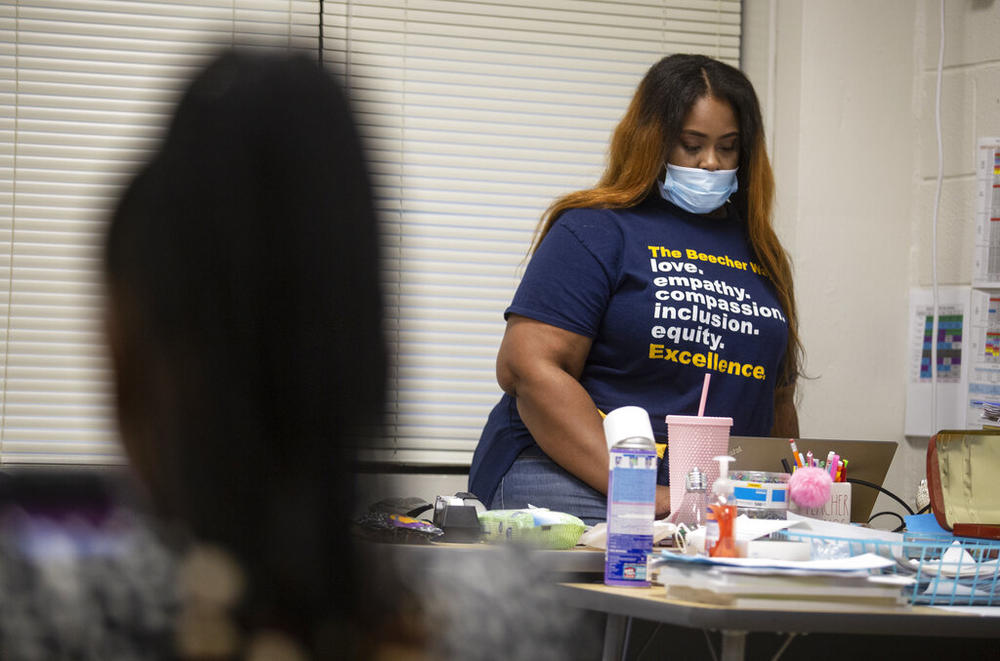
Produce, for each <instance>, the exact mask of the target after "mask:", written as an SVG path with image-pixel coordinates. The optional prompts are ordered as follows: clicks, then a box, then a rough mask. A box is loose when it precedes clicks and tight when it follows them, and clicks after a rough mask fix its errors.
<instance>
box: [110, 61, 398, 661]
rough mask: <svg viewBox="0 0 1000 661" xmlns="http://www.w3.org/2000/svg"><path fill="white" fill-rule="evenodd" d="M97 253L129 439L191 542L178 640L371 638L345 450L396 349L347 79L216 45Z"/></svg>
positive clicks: (211, 646)
mask: <svg viewBox="0 0 1000 661" xmlns="http://www.w3.org/2000/svg"><path fill="white" fill-rule="evenodd" d="M105 266H106V272H107V286H108V294H109V296H108V306H107V334H108V342H109V345H110V349H111V354H112V360H113V365H114V373H115V389H116V394H117V407H118V417H119V425H120V430H121V435H122V439H123V444H124V446H125V449H126V451H127V454H128V457H129V459H130V461H131V464H132V466H133V467H134V469H135V471H136V473H137V474H138V476H139V477H140V478H141V480H142V482H143V484H144V485H145V486H146V488H147V489H148V492H149V496H150V499H151V501H152V503H153V505H154V507H155V509H156V511H157V513H158V514H160V516H161V518H162V519H163V520H164V521H166V522H173V523H175V524H179V527H180V528H181V529H183V530H184V531H186V533H187V534H188V535H189V536H190V538H191V539H193V540H194V543H193V544H191V545H190V547H189V548H187V550H186V551H185V552H184V554H183V559H182V562H181V570H180V582H179V586H180V594H181V596H180V606H179V613H178V615H177V618H176V621H175V624H176V634H175V636H174V640H175V641H176V643H175V644H176V650H175V651H176V654H177V655H178V656H180V657H183V658H230V657H251V658H264V657H266V658H288V659H295V658H354V657H358V656H366V655H368V653H370V651H371V650H370V649H368V648H367V646H366V644H365V643H364V640H363V639H364V636H363V635H361V634H360V633H359V632H360V631H361V629H362V628H364V622H363V621H362V620H363V619H364V618H365V617H366V615H367V610H366V609H365V608H364V607H363V604H362V597H363V592H364V590H363V586H362V585H361V583H360V581H361V580H362V572H361V570H360V564H359V561H358V558H357V556H356V553H355V549H354V546H353V545H352V544H351V537H350V532H349V528H350V518H351V516H352V514H353V508H354V493H355V492H354V481H353V477H352V470H353V466H352V464H353V461H354V451H355V450H356V449H357V447H358V445H359V443H360V442H363V439H364V438H365V437H366V436H367V435H368V434H370V433H372V432H373V431H374V430H376V429H377V428H378V426H379V423H380V417H381V413H382V410H383V403H384V402H383V398H384V385H385V372H386V357H385V351H384V343H383V336H382V331H381V320H382V299H381V295H380V286H379V278H378V271H377V269H378V250H377V234H376V223H375V214H374V211H373V207H372V201H371V193H370V185H369V181H368V176H367V173H366V168H365V164H364V159H363V154H362V148H361V144H360V141H359V138H358V136H357V134H356V131H355V127H354V124H353V122H352V118H351V112H350V108H349V103H348V100H347V98H346V96H345V95H344V94H343V93H342V91H341V89H340V87H339V85H338V84H337V82H336V81H335V80H334V78H333V77H332V76H331V75H330V74H329V73H328V72H326V71H325V70H324V69H323V68H322V67H321V66H319V65H318V64H317V63H315V62H314V61H312V60H311V59H307V58H306V57H305V56H289V55H286V54H285V55H279V54H248V53H240V52H228V53H225V54H222V55H221V56H219V57H218V58H217V59H215V60H214V61H213V62H212V63H211V64H210V65H209V66H208V67H207V68H206V69H205V70H203V71H202V72H201V73H200V74H199V75H198V76H197V77H196V78H195V79H194V81H193V82H192V83H191V85H190V86H189V88H188V89H187V91H186V92H185V94H184V96H183V98H182V99H181V101H180V103H179V105H178V107H177V109H176V113H175V115H174V117H173V120H172V123H171V125H170V127H169V130H168V132H167V135H166V137H165V139H164V141H163V143H162V145H161V146H160V148H159V149H158V151H157V152H156V153H155V155H154V156H153V157H152V158H151V160H150V161H149V163H148V164H146V165H145V167H143V168H142V170H141V171H140V172H139V173H138V174H137V175H136V176H135V178H134V179H133V180H132V181H131V183H130V184H129V185H128V188H127V190H126V191H125V193H124V194H123V196H122V198H121V200H120V203H119V205H118V207H117V209H116V210H115V212H114V214H113V217H112V222H111V225H110V229H109V232H108V236H107V245H106V262H105ZM366 650H367V651H366Z"/></svg>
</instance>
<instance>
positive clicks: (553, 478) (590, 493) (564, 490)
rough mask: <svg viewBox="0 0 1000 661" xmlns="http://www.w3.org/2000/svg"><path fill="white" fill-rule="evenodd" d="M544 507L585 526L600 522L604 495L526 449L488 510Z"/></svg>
mask: <svg viewBox="0 0 1000 661" xmlns="http://www.w3.org/2000/svg"><path fill="white" fill-rule="evenodd" d="M529 503H530V504H531V505H534V506H535V507H547V508H549V509H550V510H553V511H555V512H566V513H567V514H572V515H573V516H576V517H579V518H580V519H582V520H583V522H584V523H586V524H587V525H588V526H592V525H594V524H595V523H599V522H601V521H604V520H605V519H606V517H607V513H608V501H607V498H605V496H604V494H602V493H601V492H599V491H597V490H596V489H592V488H591V487H590V486H588V485H587V484H586V483H585V482H583V481H582V480H580V479H579V478H577V477H576V476H574V475H572V474H570V473H569V472H568V471H566V469H564V468H563V467H562V466H560V465H559V464H557V463H556V462H554V461H552V460H551V459H549V457H548V455H546V454H545V453H544V452H542V450H541V448H539V447H538V446H537V445H533V446H531V447H528V448H526V449H525V450H524V451H523V452H522V453H521V454H519V455H518V457H517V459H515V460H514V463H513V464H511V467H510V468H509V469H508V470H507V473H506V474H505V475H504V476H503V478H501V480H500V485H499V486H498V487H497V490H496V493H494V494H493V502H492V503H490V506H489V507H490V509H497V510H513V509H523V508H526V507H528V504H529Z"/></svg>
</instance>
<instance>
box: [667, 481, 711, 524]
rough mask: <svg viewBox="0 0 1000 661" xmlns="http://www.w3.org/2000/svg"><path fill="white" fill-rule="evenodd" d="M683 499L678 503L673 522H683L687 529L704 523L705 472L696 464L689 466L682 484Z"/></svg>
mask: <svg viewBox="0 0 1000 661" xmlns="http://www.w3.org/2000/svg"><path fill="white" fill-rule="evenodd" d="M684 487H685V488H684V500H683V501H681V502H680V504H679V508H680V509H679V510H678V512H677V519H676V521H675V523H683V524H684V525H685V526H687V529H688V530H694V529H695V528H700V527H701V526H703V525H705V509H706V506H707V504H706V502H705V474H704V473H702V472H701V471H700V470H698V467H697V466H694V467H692V468H691V470H690V471H689V472H688V474H687V480H686V481H685V485H684Z"/></svg>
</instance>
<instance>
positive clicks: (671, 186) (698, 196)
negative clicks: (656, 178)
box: [656, 163, 739, 213]
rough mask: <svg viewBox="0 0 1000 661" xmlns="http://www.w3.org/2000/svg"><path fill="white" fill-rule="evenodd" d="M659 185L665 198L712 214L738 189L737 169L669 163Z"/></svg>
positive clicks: (694, 211) (692, 210) (687, 207)
mask: <svg viewBox="0 0 1000 661" xmlns="http://www.w3.org/2000/svg"><path fill="white" fill-rule="evenodd" d="M656 183H657V184H658V185H659V187H660V195H662V196H663V199H664V200H667V201H668V202H673V203H674V204H676V205H677V206H679V207H680V208H681V209H684V210H686V211H690V212H691V213H711V212H712V211H715V210H716V209H718V208H719V207H721V206H722V205H723V204H725V203H726V200H728V199H729V196H730V195H732V194H733V193H735V192H736V190H737V189H738V188H739V182H737V180H736V170H714V171H713V170H702V169H701V168H684V167H681V166H679V165H671V164H669V163H667V175H666V176H665V177H664V178H663V183H660V182H656Z"/></svg>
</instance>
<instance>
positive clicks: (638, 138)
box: [532, 55, 802, 386]
mask: <svg viewBox="0 0 1000 661" xmlns="http://www.w3.org/2000/svg"><path fill="white" fill-rule="evenodd" d="M706 96H707V97H712V98H715V99H717V100H720V101H725V102H727V103H729V105H730V106H732V108H733V112H734V113H735V115H736V117H737V120H738V122H739V131H740V150H739V152H740V153H739V165H738V168H739V170H738V172H737V179H738V180H739V190H738V191H737V192H736V193H735V194H733V196H732V197H731V198H730V201H731V202H732V203H733V204H734V205H735V206H736V209H737V211H738V212H739V214H740V217H741V218H743V219H745V220H746V232H747V238H748V240H749V242H750V247H751V250H752V251H753V254H754V256H755V257H756V258H757V260H758V262H759V263H760V265H761V266H762V267H763V268H764V270H765V271H766V272H767V273H768V275H769V276H770V279H771V282H772V283H773V285H774V288H775V290H776V293H777V296H778V300H779V302H780V303H781V307H782V308H783V309H784V311H785V316H786V317H787V318H788V345H787V350H786V352H785V359H784V362H783V367H782V372H781V374H780V375H779V379H778V385H779V386H784V385H791V384H794V382H795V379H796V377H797V376H798V375H799V372H800V366H801V359H802V344H801V341H800V339H799V333H798V316H797V313H796V308H795V296H794V292H793V288H792V268H791V262H790V260H789V258H788V254H787V253H786V252H785V249H784V248H783V247H782V245H781V242H780V241H779V240H778V236H777V234H775V232H774V226H773V224H772V219H771V213H772V206H773V202H774V174H773V172H772V171H771V163H770V161H769V160H768V157H767V149H766V146H765V143H764V126H763V120H762V119H761V114H760V104H759V102H758V101H757V94H756V93H755V92H754V89H753V86H752V85H751V84H750V81H749V80H747V77H746V76H745V75H743V73H742V72H741V71H740V70H739V69H736V68H735V67H732V66H730V65H728V64H725V63H723V62H719V61H718V60H713V59H712V58H710V57H705V56H704V55H670V56H667V57H665V58H663V59H662V60H660V61H659V62H657V63H656V64H654V65H653V66H652V67H650V69H649V71H648V72H647V73H646V75H645V77H644V78H643V79H642V82H640V83H639V87H638V89H637V90H636V92H635V96H633V98H632V101H631V103H630V104H629V107H628V109H627V110H626V111H625V116H624V117H623V118H622V120H621V121H620V122H619V123H618V126H617V127H616V128H615V131H614V134H613V135H612V137H611V146H610V149H609V155H608V164H607V167H606V169H605V170H604V174H603V175H602V176H601V179H600V181H598V182H597V185H596V186H595V187H593V188H589V189H586V190H581V191H576V192H573V193H569V194H568V195H564V196H562V197H560V198H559V199H557V200H556V201H555V202H553V203H552V205H551V206H550V207H549V208H548V209H547V210H546V211H545V213H544V214H543V216H542V220H541V223H540V224H539V226H538V231H537V232H536V236H535V242H534V245H533V248H532V250H535V249H537V248H538V246H539V245H540V244H541V242H542V240H543V239H544V238H545V235H546V234H547V233H548V231H549V229H551V227H552V225H553V223H555V221H556V220H557V219H558V218H559V216H561V215H562V214H563V213H564V212H565V211H567V210H569V209H576V208H582V207H587V208H596V209H621V208H626V207H631V206H635V205H637V204H639V203H640V202H642V201H643V200H644V199H645V198H646V196H647V195H649V194H650V193H652V192H655V190H656V181H657V179H662V178H663V176H664V170H665V166H664V161H665V160H666V154H668V153H670V150H671V148H672V147H673V146H674V145H675V144H676V142H677V139H678V136H679V135H680V132H681V130H682V129H683V127H684V119H685V118H686V117H687V115H688V113H689V112H690V110H691V108H692V106H694V104H695V102H696V101H697V100H698V99H701V98H703V97H706Z"/></svg>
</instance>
